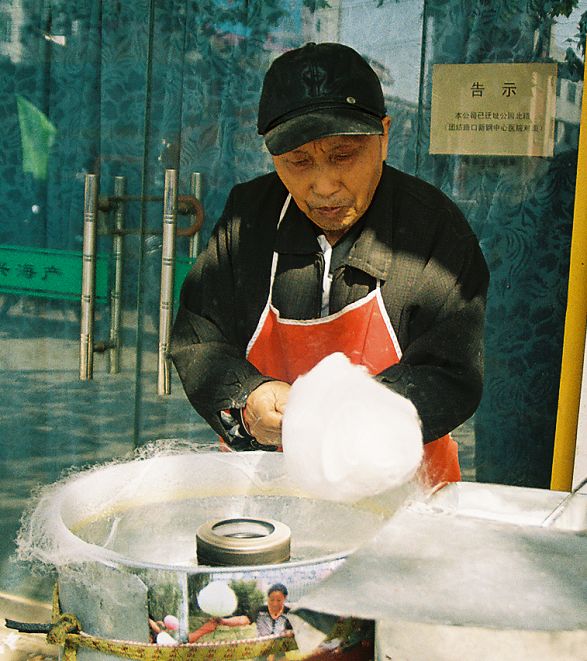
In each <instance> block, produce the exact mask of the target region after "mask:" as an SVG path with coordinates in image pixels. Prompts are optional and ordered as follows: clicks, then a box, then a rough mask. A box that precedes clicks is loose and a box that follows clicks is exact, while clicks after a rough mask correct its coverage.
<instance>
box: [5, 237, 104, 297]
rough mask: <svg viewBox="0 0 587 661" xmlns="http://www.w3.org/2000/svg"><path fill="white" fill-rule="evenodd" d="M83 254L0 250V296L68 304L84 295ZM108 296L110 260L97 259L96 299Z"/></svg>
mask: <svg viewBox="0 0 587 661" xmlns="http://www.w3.org/2000/svg"><path fill="white" fill-rule="evenodd" d="M81 272H82V256H81V253H79V252H75V251H70V250H52V249H42V248H34V247H27V246H7V245H2V246H0V293H13V294H24V295H27V296H41V297H48V298H58V299H65V300H79V298H80V295H81ZM108 295H109V256H108V255H98V257H97V263H96V299H97V300H99V301H105V300H107V297H108Z"/></svg>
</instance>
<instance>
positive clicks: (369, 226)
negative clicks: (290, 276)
mask: <svg viewBox="0 0 587 661" xmlns="http://www.w3.org/2000/svg"><path fill="white" fill-rule="evenodd" d="M391 201H392V175H391V168H389V167H388V166H386V165H384V166H383V174H382V176H381V180H380V182H379V185H378V186H377V190H376V191H375V195H374V196H373V200H372V202H371V205H370V207H369V208H368V209H367V211H366V212H365V217H364V218H365V225H364V227H363V231H362V232H361V233H360V234H359V237H358V238H357V240H356V241H355V243H354V244H353V246H352V247H351V249H350V251H349V254H348V256H347V258H346V260H345V263H346V264H348V265H349V266H352V267H353V268H356V269H360V270H361V271H364V272H365V273H367V274H368V275H371V276H372V277H374V278H377V279H379V280H386V279H387V277H388V274H389V269H390V267H391V261H392V256H391V248H390V247H389V246H390V245H391V241H390V239H391V225H392V218H391V211H390V210H391ZM275 250H276V251H277V252H278V253H286V254H295V255H302V254H316V253H319V252H321V249H320V245H319V243H318V239H317V231H316V227H315V225H314V224H313V223H312V222H311V221H310V220H309V219H308V218H307V216H306V215H305V214H304V213H303V212H302V211H300V209H299V208H298V207H297V205H296V203H295V202H294V201H293V199H292V201H291V203H290V205H289V207H288V209H287V211H286V213H285V216H284V218H283V221H282V223H281V225H280V226H279V229H278V231H277V238H276V242H275Z"/></svg>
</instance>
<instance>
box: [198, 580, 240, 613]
mask: <svg viewBox="0 0 587 661" xmlns="http://www.w3.org/2000/svg"><path fill="white" fill-rule="evenodd" d="M237 603H238V600H237V597H236V594H235V593H234V590H233V589H232V588H231V587H230V586H229V585H228V583H226V582H224V581H212V582H211V583H208V585H207V586H206V587H205V588H202V589H201V590H200V592H199V593H198V606H199V607H200V609H201V610H203V611H204V612H205V613H208V615H212V616H213V617H226V616H227V615H232V614H233V613H234V611H235V610H236V607H237Z"/></svg>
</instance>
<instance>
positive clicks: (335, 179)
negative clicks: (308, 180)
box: [312, 165, 341, 198]
mask: <svg viewBox="0 0 587 661" xmlns="http://www.w3.org/2000/svg"><path fill="white" fill-rule="evenodd" d="M313 175H314V177H313V179H312V192H313V193H314V195H316V196H317V197H321V198H329V197H332V196H333V195H335V194H336V193H338V192H339V190H340V188H341V181H340V176H339V172H338V170H337V168H334V167H331V166H328V165H320V166H318V167H316V168H315V170H314V172H313Z"/></svg>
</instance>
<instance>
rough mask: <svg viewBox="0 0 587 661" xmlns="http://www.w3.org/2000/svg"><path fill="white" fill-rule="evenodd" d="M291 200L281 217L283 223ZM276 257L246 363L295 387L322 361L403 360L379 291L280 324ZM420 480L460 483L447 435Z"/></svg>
mask: <svg viewBox="0 0 587 661" xmlns="http://www.w3.org/2000/svg"><path fill="white" fill-rule="evenodd" d="M290 199H291V197H288V199H287V200H286V202H285V204H284V207H283V209H282V211H281V216H280V219H279V222H281V220H282V219H283V217H284V215H285V211H286V209H287V207H288V205H289V201H290ZM276 267H277V253H274V254H273V264H272V267H271V282H270V286H269V296H268V299H267V303H266V305H265V309H264V310H263V313H262V314H261V317H260V319H259V323H258V324H257V328H256V330H255V332H254V334H253V337H252V338H251V340H250V341H249V344H248V346H247V359H248V360H249V361H250V362H251V363H252V364H253V365H254V366H255V367H256V368H257V369H258V370H259V372H261V374H265V375H267V376H271V377H273V378H274V379H278V380H280V381H285V382H287V383H290V384H291V383H293V382H294V381H295V380H296V378H297V377H298V376H300V375H302V374H305V373H306V372H308V371H309V370H310V369H312V367H314V366H315V365H316V364H317V363H319V362H320V361H321V360H322V359H323V358H325V357H326V356H328V355H330V354H332V353H335V352H337V351H340V352H342V353H344V354H345V355H346V356H347V357H348V358H349V360H350V361H351V362H352V363H355V364H357V365H364V366H365V367H366V368H367V369H368V370H369V372H370V373H371V374H379V373H380V372H382V371H383V370H385V369H387V368H388V367H390V366H391V365H395V364H396V363H398V362H399V360H400V358H401V355H402V353H401V349H400V346H399V342H398V340H397V336H396V334H395V331H394V330H393V327H392V325H391V321H390V319H389V315H388V314H387V310H386V309H385V305H384V303H383V298H382V296H381V290H380V285H379V282H377V287H376V288H375V290H373V291H372V292H371V293H370V294H368V295H367V296H365V297H364V298H362V299H360V300H358V301H356V302H355V303H351V304H350V305H347V306H346V307H344V308H343V309H342V310H340V311H339V312H336V313H335V314H332V315H328V316H325V317H321V318H320V319H310V320H293V319H282V318H280V316H279V311H278V310H277V309H276V308H274V307H273V305H272V304H271V293H272V290H273V280H274V278H275V271H276ZM420 478H421V479H423V480H424V481H425V483H426V484H427V485H429V486H433V485H436V484H438V483H440V482H457V481H459V480H460V479H461V471H460V468H459V459H458V446H457V443H456V442H455V441H454V440H453V439H452V438H451V437H450V436H449V435H448V434H447V435H446V436H442V437H441V438H439V439H437V440H435V441H432V442H430V443H426V444H425V445H424V461H423V464H422V467H421V469H420Z"/></svg>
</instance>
